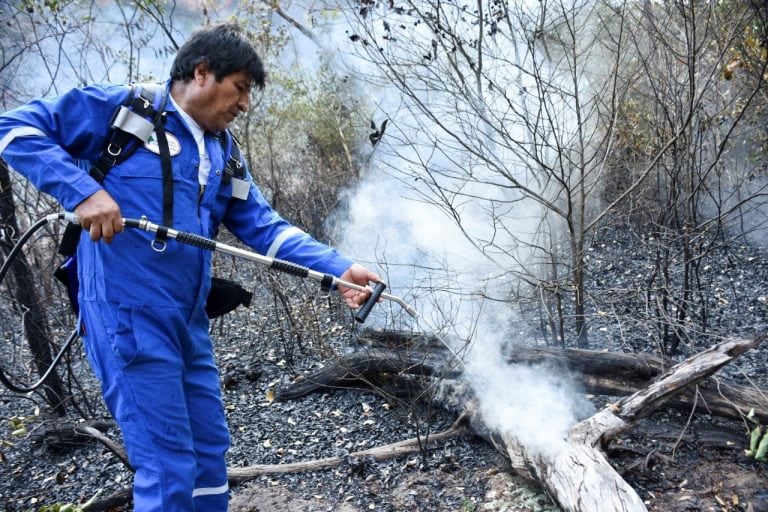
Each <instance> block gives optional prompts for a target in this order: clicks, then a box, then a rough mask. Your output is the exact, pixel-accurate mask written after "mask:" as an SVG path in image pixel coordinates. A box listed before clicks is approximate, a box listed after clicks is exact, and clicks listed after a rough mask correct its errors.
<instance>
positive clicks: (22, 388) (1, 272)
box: [0, 214, 79, 393]
mask: <svg viewBox="0 0 768 512" xmlns="http://www.w3.org/2000/svg"><path fill="white" fill-rule="evenodd" d="M63 218H65V216H64V214H58V215H53V216H51V215H49V216H46V217H43V218H42V219H40V220H38V221H37V222H35V223H34V224H32V226H30V228H29V229H28V230H27V231H26V232H24V234H22V235H21V237H19V240H18V241H17V242H16V244H15V245H14V246H13V248H12V249H11V251H10V252H9V253H8V256H7V257H6V258H5V261H4V262H3V265H2V266H1V267H0V284H2V282H3V279H5V275H6V274H7V273H8V269H10V268H11V264H12V263H13V261H14V260H15V259H16V257H17V256H18V254H19V252H21V249H22V248H23V247H24V244H26V243H27V240H29V239H30V238H31V237H32V235H34V234H35V232H37V230H38V229H40V228H41V227H43V226H45V225H46V224H47V223H48V222H49V221H50V220H52V219H63ZM78 334H79V330H78V329H77V328H75V329H74V330H73V331H72V333H71V334H70V335H69V337H68V338H67V341H65V342H64V346H62V347H61V350H59V352H58V354H56V357H54V358H53V361H51V365H50V366H49V367H48V369H47V370H46V371H45V373H44V374H43V376H42V377H40V379H39V380H38V381H37V382H35V383H34V384H30V385H25V384H14V383H13V382H11V379H10V378H9V377H8V376H7V375H6V373H5V371H4V370H3V368H2V366H0V383H2V384H3V385H4V386H5V387H6V388H8V389H9V390H11V391H13V392H15V393H29V392H30V391H34V390H35V389H37V388H39V387H40V386H42V385H43V383H44V382H45V380H46V379H47V378H48V376H49V375H50V374H51V373H52V372H53V370H54V368H56V365H57V364H59V361H61V358H62V357H64V353H65V352H66V351H67V350H68V349H69V347H70V345H72V342H73V341H74V340H75V338H77V336H78Z"/></svg>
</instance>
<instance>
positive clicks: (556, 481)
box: [501, 337, 764, 512]
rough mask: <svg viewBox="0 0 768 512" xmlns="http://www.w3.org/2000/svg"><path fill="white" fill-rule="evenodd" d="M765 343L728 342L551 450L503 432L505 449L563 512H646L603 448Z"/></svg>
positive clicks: (608, 410)
mask: <svg viewBox="0 0 768 512" xmlns="http://www.w3.org/2000/svg"><path fill="white" fill-rule="evenodd" d="M763 339H764V338H762V337H761V338H757V339H754V340H730V341H726V342H724V343H720V344H718V345H715V346H714V347H712V348H710V349H708V350H706V351H704V352H702V353H700V354H697V355H695V356H693V357H691V358H689V359H687V360H685V361H683V362H682V363H679V364H678V365H676V366H674V367H672V368H670V369H669V370H668V371H667V372H665V373H664V374H663V375H662V376H661V377H660V378H659V379H657V380H656V381H655V382H653V383H652V384H651V385H650V386H648V387H647V388H644V389H641V390H639V391H637V392H635V393H633V394H631V395H629V396H627V397H625V398H622V399H621V400H619V401H618V402H615V403H613V404H611V405H610V406H608V407H606V408H604V409H603V410H601V411H599V412H598V413H597V414H595V415H594V416H592V417H590V418H588V419H586V420H584V421H582V422H580V423H578V424H576V425H575V426H574V427H573V428H572V429H571V431H570V432H569V433H568V437H567V440H566V442H565V443H562V444H559V445H557V446H555V447H553V449H551V450H549V451H545V452H542V451H539V450H536V451H531V450H530V449H529V448H528V447H526V446H524V445H523V444H522V443H520V442H519V440H517V439H516V438H515V437H514V435H510V434H509V433H506V432H502V433H501V437H502V439H503V440H504V445H505V448H506V450H507V451H508V453H509V455H510V459H511V460H512V461H513V465H514V466H515V467H516V468H518V469H520V470H523V471H525V472H526V473H527V474H528V475H530V476H532V477H534V478H535V479H536V480H538V481H539V482H540V483H541V484H542V485H543V486H544V487H545V488H546V489H547V490H548V492H549V493H550V495H551V496H552V497H553V499H554V500H555V501H556V502H557V504H558V505H559V506H560V507H562V508H563V510H566V511H575V512H587V511H589V512H592V511H595V512H598V511H599V512H606V511H645V510H646V507H645V505H644V503H643V501H642V499H641V498H640V497H639V496H638V495H637V493H636V492H635V491H634V490H633V489H632V488H631V487H630V486H629V485H628V484H627V483H626V482H625V481H624V479H623V478H621V476H620V475H619V474H618V473H617V472H616V471H615V470H614V469H613V467H612V466H611V465H610V463H609V462H608V460H607V458H606V457H605V455H604V452H603V450H602V446H605V445H607V444H608V443H609V442H610V441H611V440H612V439H614V438H615V437H616V436H618V435H619V434H621V433H623V432H626V431H627V430H629V429H630V428H631V426H632V424H633V423H634V422H636V421H639V420H640V419H642V418H644V417H646V416H647V415H649V414H651V413H652V412H654V411H655V410H657V409H658V408H659V407H660V406H661V405H663V404H664V403H665V402H667V401H669V400H671V399H672V398H674V397H675V396H676V395H679V394H680V393H681V392H683V391H684V390H685V389H686V388H687V387H689V386H692V385H695V384H696V383H698V382H700V381H701V380H703V379H705V378H706V377H708V376H709V375H712V374H713V373H715V372H716V371H718V370H719V369H720V368H722V367H723V366H724V365H726V364H728V363H729V362H730V361H732V360H733V359H734V358H736V357H738V356H739V355H741V354H742V353H744V352H746V351H747V350H750V349H752V348H754V347H756V346H757V345H758V344H759V343H761V342H762V341H763Z"/></svg>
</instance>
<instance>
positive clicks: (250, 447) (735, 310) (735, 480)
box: [0, 231, 768, 512]
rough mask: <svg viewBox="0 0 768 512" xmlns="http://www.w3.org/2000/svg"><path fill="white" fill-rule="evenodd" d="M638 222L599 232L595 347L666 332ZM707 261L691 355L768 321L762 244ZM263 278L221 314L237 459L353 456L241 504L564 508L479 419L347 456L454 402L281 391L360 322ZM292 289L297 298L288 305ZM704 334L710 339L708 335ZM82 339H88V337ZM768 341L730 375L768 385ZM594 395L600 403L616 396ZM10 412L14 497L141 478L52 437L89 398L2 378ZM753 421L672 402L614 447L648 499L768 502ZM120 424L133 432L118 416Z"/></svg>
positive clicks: (691, 505) (242, 489)
mask: <svg viewBox="0 0 768 512" xmlns="http://www.w3.org/2000/svg"><path fill="white" fill-rule="evenodd" d="M633 236H634V235H633V234H632V233H627V232H617V231H611V232H604V233H601V237H600V238H599V239H597V240H595V241H594V243H593V244H592V246H591V249H590V253H589V255H590V256H589V257H590V260H591V261H590V266H591V268H592V269H594V272H593V274H592V275H591V276H590V286H592V287H595V288H596V289H599V290H601V294H600V295H599V301H596V302H594V303H593V304H591V305H590V308H591V310H592V311H591V322H592V330H591V337H590V341H591V343H592V348H598V349H607V350H619V351H638V350H641V351H642V350H645V351H654V350H656V349H657V347H656V346H654V345H653V340H654V339H656V338H657V336H656V335H657V334H658V333H657V332H654V329H655V326H654V325H653V322H651V321H650V320H649V318H650V317H649V316H645V317H644V316H643V315H641V314H638V312H639V311H641V310H642V306H641V305H640V302H637V301H639V300H640V298H639V297H640V296H641V294H637V293H634V292H633V290H637V289H638V287H639V286H640V285H641V284H642V282H643V280H644V279H647V276H648V273H649V269H648V268H646V267H643V265H645V264H646V263H645V262H644V260H642V259H641V258H640V257H638V254H637V250H636V249H637V244H636V243H634V242H633V239H632V237H633ZM627 247H630V248H632V249H631V250H630V249H627ZM707 265H708V268H706V269H705V268H704V267H705V265H702V268H701V275H700V279H701V288H702V289H703V290H708V294H707V297H706V299H705V300H707V301H710V302H708V304H709V308H708V311H707V314H708V315H709V316H708V318H707V326H708V327H707V330H706V332H700V331H697V329H696V328H691V329H690V332H691V333H692V334H691V337H690V339H689V342H690V346H687V345H686V346H683V347H682V349H683V350H682V351H681V353H680V354H678V355H676V356H675V357H676V358H678V359H682V358H684V357H685V356H686V355H687V353H686V352H695V351H697V350H700V349H702V348H705V346H707V343H709V342H710V341H716V340H717V339H722V337H724V336H730V335H737V336H747V337H749V336H754V335H758V334H765V333H766V332H767V331H768V299H766V295H768V263H767V259H766V253H765V250H764V248H759V247H751V246H748V245H743V246H741V247H740V248H739V249H738V250H736V251H732V252H730V253H729V254H728V257H727V258H725V257H721V258H714V257H713V258H712V259H711V261H709V262H708V263H707ZM254 279H255V282H256V283H257V284H256V285H255V286H254V288H255V289H256V291H257V296H261V300H257V301H255V302H256V304H254V305H253V306H252V307H251V308H249V309H247V310H243V309H240V310H238V311H237V312H236V313H233V314H230V315H228V316H226V317H224V318H223V319H221V320H218V321H216V322H214V323H213V325H212V333H213V336H214V339H215V343H216V350H217V354H218V359H219V363H220V368H221V374H222V389H223V396H224V402H225V407H226V411H227V414H228V419H229V425H230V430H231V434H232V449H231V450H230V452H229V456H228V457H229V465H230V466H231V467H237V468H245V467H250V466H254V465H266V464H288V463H299V462H309V461H314V460H317V459H323V458H328V457H340V458H341V463H340V464H339V465H338V466H337V467H333V468H331V469H323V470H315V471H302V472H295V473H272V474H266V475H262V476H257V477H254V478H253V479H251V480H249V481H247V482H244V483H242V484H239V485H236V486H234V487H233V488H232V493H231V497H232V499H231V510H233V511H235V512H246V511H252V512H255V511H277V512H280V511H291V512H293V511H345V512H358V511H367V510H376V511H392V512H394V511H406V510H407V511H425V512H426V511H462V512H464V511H484V510H485V511H503V510H506V511H538V510H542V511H545V510H551V511H555V510H558V509H557V508H556V507H554V506H553V505H552V503H551V501H550V500H549V499H548V497H547V496H546V495H545V494H544V493H542V492H541V490H540V489H539V488H538V487H537V486H536V485H535V484H532V483H530V482H526V481H524V480H523V479H521V478H520V477H517V476H515V475H514V473H513V471H512V470H511V469H510V467H509V465H508V462H507V460H506V459H505V458H504V456H502V454H501V453H499V451H497V450H496V448H494V447H493V446H491V445H490V444H489V443H488V442H486V441H485V440H483V439H482V438H480V437H477V436H475V435H473V434H471V433H465V434H461V435H458V436H456V437H453V438H451V439H449V440H447V441H442V442H439V443H435V444H431V445H429V446H428V448H427V449H426V450H425V451H424V452H422V453H414V454H411V455H407V456H403V457H398V458H395V459H392V460H388V461H379V462H377V461H374V460H371V459H354V458H349V457H348V454H350V453H354V452H357V451H361V450H365V449H370V448H374V447H377V446H383V445H387V444H389V443H394V442H397V441H402V440H405V439H410V438H414V437H416V436H421V437H424V436H425V435H426V434H427V433H437V432H440V431H443V430H445V429H448V428H449V427H450V426H451V425H452V424H453V422H454V421H455V420H456V415H455V413H453V412H448V411H444V410H441V409H440V408H437V407H434V406H431V405H430V404H429V403H425V402H423V401H420V402H407V403H404V402H402V401H400V400H395V399H392V397H387V396H386V395H385V394H383V393H380V392H376V391H375V390H372V389H370V388H367V387H365V386H363V387H361V388H357V389H350V388H339V389H325V390H321V391H319V392H315V393H312V394H309V395H307V396H304V397H302V398H298V399H294V400H289V401H278V400H274V399H273V398H274V392H275V391H277V390H279V389H281V387H283V386H285V385H287V384H289V383H291V382H294V381H296V380H297V379H300V378H301V376H306V375H308V374H311V373H312V372H315V371H317V370H318V369H320V368H321V367H322V366H323V365H329V364H332V363H333V362H334V360H335V359H336V358H337V357H338V356H339V355H340V354H344V353H345V352H346V351H347V350H348V349H349V348H350V347H351V346H353V345H354V344H355V343H356V341H355V339H356V336H357V335H358V329H359V326H358V325H356V324H355V322H354V321H352V319H351V317H350V316H349V313H348V312H347V311H345V310H344V309H343V308H342V307H341V305H340V304H339V303H338V301H335V300H332V301H331V304H330V305H329V303H328V301H327V300H326V299H324V298H320V297H318V296H317V294H316V293H315V291H314V289H313V287H312V286H311V285H307V284H306V283H297V282H296V280H293V279H292V278H281V283H282V284H281V285H280V286H279V287H278V289H279V290H280V293H278V294H277V295H271V294H266V293H262V294H259V290H264V289H268V288H270V287H271V286H272V285H273V284H274V281H275V278H274V277H272V276H270V275H269V274H267V273H264V274H259V275H258V276H257V277H255V278H254ZM609 299H610V300H609ZM286 303H290V304H291V307H290V308H286V307H284V305H285V304H286ZM302 312H303V313H302ZM539 327H540V324H539V323H538V322H537V320H535V319H534V320H532V321H531V322H530V323H528V324H521V325H517V326H515V328H514V329H511V330H510V332H518V333H522V332H525V333H526V338H527V339H529V340H533V343H538V344H543V343H544V341H543V337H541V336H540V333H539V331H538V329H539ZM515 329H517V330H515ZM702 336H703V337H702ZM701 339H706V340H707V341H704V342H701V343H702V345H701V346H696V345H695V342H696V340H701ZM318 340H322V341H318ZM329 340H330V341H329ZM79 351H80V348H79V345H78V346H76V347H75V349H74V353H75V354H76V353H78V352H79ZM767 353H768V346H766V344H764V345H763V346H761V347H759V348H758V349H756V350H754V351H752V352H750V353H748V354H745V355H744V356H742V357H741V358H740V359H739V360H738V361H737V362H735V363H733V364H731V365H729V366H728V367H726V368H725V369H723V370H722V371H721V372H720V375H722V376H723V377H724V378H728V379H729V380H731V381H733V382H736V383H738V384H742V385H755V386H759V387H761V388H762V389H768V378H766V372H765V360H766V354H767ZM77 360H78V359H77V358H75V361H77ZM80 361H81V362H82V358H80ZM79 371H80V373H79V380H78V383H79V384H80V385H82V386H84V387H85V388H87V389H89V393H88V397H89V398H90V400H91V403H90V406H91V407H92V409H93V410H95V411H97V412H98V414H96V417H97V418H98V419H105V420H108V419H109V418H108V416H107V415H106V414H105V413H104V411H103V408H102V407H101V406H100V401H99V398H98V394H97V392H96V388H95V387H93V386H95V383H94V382H93V380H92V379H91V378H89V377H88V372H87V371H85V370H83V369H82V368H81V369H80V370H79ZM592 400H593V401H594V403H595V405H596V406H597V407H601V406H602V405H603V404H604V403H606V402H607V401H610V398H606V397H592ZM767 400H768V399H767ZM763 405H765V404H763ZM0 418H2V420H3V421H2V424H0V511H15V512H18V511H37V510H46V509H44V508H43V507H45V506H51V505H53V504H55V503H66V502H72V503H78V504H79V503H83V502H85V501H86V500H88V499H90V498H92V497H93V496H94V495H96V494H97V493H98V495H99V499H103V498H106V497H108V496H111V495H114V494H115V493H119V492H120V491H124V490H125V489H128V488H129V487H130V484H131V479H132V476H131V473H130V471H128V470H127V469H126V467H125V466H124V465H123V464H122V463H121V462H120V461H119V459H118V458H117V457H116V456H115V455H114V454H113V453H112V452H110V451H109V450H108V449H106V448H105V446H104V445H102V444H100V443H97V442H94V441H87V442H85V443H84V444H80V443H77V444H74V443H72V444H66V443H65V444H64V445H63V446H59V447H57V448H52V447H50V446H48V445H47V444H45V443H42V442H40V434H41V433H43V432H45V431H46V430H47V429H50V428H53V427H55V426H57V425H60V424H61V423H62V421H68V422H76V421H78V420H79V415H78V414H77V412H76V411H74V410H70V416H68V417H66V418H63V419H62V418H59V417H57V416H55V415H53V414H52V413H51V412H50V411H48V410H47V407H46V406H45V403H44V401H43V399H42V398H41V397H40V396H39V395H37V394H34V393H32V394H28V395H25V396H19V395H18V394H14V393H10V392H7V391H5V390H3V391H0ZM748 427H749V425H748V424H747V423H746V422H734V421H726V420H721V419H718V418H712V417H709V416H707V415H700V414H697V415H695V416H693V417H689V416H688V415H686V414H682V413H680V412H672V411H665V410H661V411H659V412H658V413H656V414H654V415H653V416H651V417H650V418H647V419H644V420H642V421H641V422H640V423H638V424H637V425H636V428H635V429H634V430H633V431H632V432H630V433H628V434H626V435H624V436H622V437H621V438H620V439H619V440H617V442H616V443H614V444H613V445H612V446H611V447H610V449H609V456H610V458H611V461H612V463H613V464H614V465H615V467H616V468H617V469H618V470H619V472H620V473H621V474H622V475H623V476H624V478H625V479H626V480H627V481H628V482H629V483H630V484H631V485H633V487H634V488H635V489H636V490H637V491H638V493H639V494H640V496H641V497H642V498H643V499H644V500H645V501H646V504H647V506H648V509H649V510H652V511H677V510H680V511H683V510H691V511H694V510H718V511H722V510H725V511H747V510H749V511H761V510H768V470H767V469H766V467H767V466H766V463H765V462H759V461H755V460H754V459H751V458H749V457H746V456H745V454H744V448H745V447H746V444H747V442H748V438H747V430H748ZM106 435H107V437H109V438H110V439H112V440H114V441H115V442H116V443H119V442H120V436H119V432H118V431H117V430H116V429H115V428H114V427H113V428H111V429H109V430H108V431H107V433H106ZM48 510H50V509H48ZM112 510H115V511H123V510H131V508H130V505H122V506H119V507H115V508H113V509H112Z"/></svg>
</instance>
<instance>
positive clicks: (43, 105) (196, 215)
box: [0, 82, 352, 512]
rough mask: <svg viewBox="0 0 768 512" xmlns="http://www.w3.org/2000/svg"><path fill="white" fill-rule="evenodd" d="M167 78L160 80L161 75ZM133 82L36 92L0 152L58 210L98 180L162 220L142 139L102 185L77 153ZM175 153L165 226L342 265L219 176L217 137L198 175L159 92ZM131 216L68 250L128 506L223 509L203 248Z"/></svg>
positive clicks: (256, 196)
mask: <svg viewBox="0 0 768 512" xmlns="http://www.w3.org/2000/svg"><path fill="white" fill-rule="evenodd" d="M166 87H167V88H168V87H170V82H169V83H168V84H166ZM128 94H129V88H128V87H126V86H117V85H95V86H89V87H84V88H80V89H73V90H71V91H70V92H67V93H66V94H64V95H62V96H59V97H56V98H53V99H40V100H34V101H32V102H30V103H28V104H26V105H24V106H22V107H20V108H17V109H15V110H11V111H8V112H6V113H4V114H2V115H0V156H2V158H4V159H5V160H6V162H7V163H8V164H9V165H10V166H11V167H12V168H13V169H15V170H17V171H18V172H20V173H21V174H23V175H24V176H26V177H27V178H28V179H29V180H30V181H31V182H32V183H33V184H34V185H35V186H36V187H37V188H38V189H39V190H41V191H43V192H46V193H48V194H50V195H52V196H53V197H54V198H56V200H57V201H58V202H59V203H60V204H61V205H62V206H63V207H64V208H65V209H66V210H68V211H73V210H74V209H75V207H76V206H77V205H78V204H79V203H80V202H81V201H83V200H84V199H86V198H87V197H89V196H90V195H91V194H93V193H95V192H97V191H98V190H100V189H101V188H104V189H105V190H106V191H107V192H108V193H109V194H110V195H111V196H112V197H113V198H114V199H115V201H116V202H117V204H118V205H119V206H120V209H121V211H122V214H123V217H127V218H139V217H141V216H143V215H145V216H147V218H148V219H149V220H150V221H152V222H155V223H158V224H159V223H161V221H162V218H163V206H162V190H163V188H162V183H161V182H162V179H161V178H162V172H161V166H160V157H159V156H158V154H156V153H155V152H153V149H154V150H156V146H155V147H152V146H151V144H147V145H146V146H142V147H139V148H138V149H137V150H136V151H135V153H134V154H133V155H132V156H131V157H129V158H128V159H127V160H125V161H124V162H122V163H121V164H118V165H117V166H115V167H113V168H112V169H111V170H110V172H109V174H108V175H107V177H106V179H105V180H104V181H103V182H102V183H101V184H99V183H98V182H96V181H95V180H94V179H92V178H91V177H90V176H89V175H88V173H87V172H86V171H84V170H83V169H82V168H81V167H80V166H78V165H77V160H86V161H92V160H95V159H96V158H97V157H98V156H99V155H100V153H101V152H102V150H103V149H104V148H105V146H106V144H107V136H108V131H109V125H110V120H111V118H112V115H113V113H114V112H115V110H116V108H117V107H118V106H120V105H121V104H123V102H124V101H125V100H126V98H127V97H128ZM166 110H167V115H166V117H167V121H166V125H165V126H166V131H167V133H168V134H169V137H168V138H169V142H170V144H169V146H170V148H171V153H172V155H173V156H172V162H173V180H174V186H173V192H174V206H173V226H172V227H173V228H175V229H178V230H181V231H188V232H191V233H196V234H199V235H201V236H204V237H213V236H215V234H216V232H217V229H218V227H219V226H220V225H221V224H223V225H224V226H226V228H227V229H228V230H229V231H230V232H232V233H233V234H234V235H235V236H237V237H238V238H239V239H240V240H242V241H243V242H244V243H246V244H248V245H249V246H250V247H252V248H253V249H254V250H256V251H257V252H259V253H261V254H270V255H273V256H275V257H277V258H280V259H286V260H289V261H292V262H294V263H297V264H300V265H304V266H306V267H309V268H312V269H314V270H317V271H319V272H322V273H327V274H332V275H335V276H340V275H341V274H342V273H343V272H344V271H345V270H346V269H348V268H349V267H350V266H351V265H352V261H350V260H349V259H347V258H346V257H343V256H341V255H340V254H338V253H337V252H336V251H334V250H333V249H331V248H330V247H328V246H326V245H324V244H321V243H319V242H317V241H316V240H314V239H312V238H311V237H310V236H308V235H307V234H305V233H303V232H302V231H300V230H298V229H296V228H294V227H292V226H291V225H290V224H289V223H287V222H286V221H285V220H284V219H282V218H281V217H280V216H279V215H278V214H277V213H276V212H275V211H274V210H273V209H272V208H271V207H270V206H269V204H268V203H267V202H266V200H265V199H264V197H263V195H262V194H261V193H260V191H259V190H258V188H257V187H256V186H255V185H254V184H253V183H252V181H251V177H250V175H249V173H246V178H247V181H248V186H249V188H248V189H247V190H248V193H247V197H245V198H244V199H235V198H233V197H232V183H229V184H224V183H223V182H222V179H221V178H222V172H223V170H224V164H225V162H226V158H225V157H226V156H227V155H225V154H224V152H225V151H224V149H223V148H222V145H221V144H220V142H219V140H218V137H222V136H224V134H223V133H215V134H211V133H207V134H206V135H205V143H206V148H207V151H208V154H209V156H210V159H211V172H210V175H209V178H208V183H207V184H206V186H205V187H204V189H203V192H202V195H201V187H200V185H199V183H198V165H199V153H198V148H197V146H196V144H195V141H194V139H193V137H192V135H191V133H190V131H189V130H188V128H187V127H186V125H185V124H184V121H183V120H182V118H181V116H180V115H179V114H178V113H177V112H176V111H175V109H174V106H173V104H172V103H171V102H170V101H168V102H167V105H166ZM153 238H154V235H152V234H150V233H146V232H144V231H141V230H137V229H128V230H126V231H124V232H123V233H121V234H118V235H117V236H115V238H114V240H113V242H112V243H111V244H106V243H104V242H97V243H94V242H92V241H91V240H90V239H89V237H88V233H87V232H84V233H83V234H82V237H81V239H80V242H79V245H78V249H77V253H78V278H79V284H80V289H79V305H80V309H81V312H82V320H83V324H84V326H85V335H84V337H83V340H84V345H85V350H86V353H87V356H88V358H89V361H90V363H91V366H92V368H93V371H94V373H95V374H96V376H97V377H98V378H99V379H100V381H101V384H102V393H103V396H104V399H105V402H106V404H107V406H108V408H109V410H110V412H111V413H112V415H113V416H114V418H115V420H116V421H117V422H118V424H119V426H120V429H121V431H122V435H123V439H124V442H125V446H126V449H127V452H128V456H129V459H130V462H131V464H132V465H133V466H134V468H135V469H136V474H135V478H134V507H135V510H137V511H159V510H162V511H179V512H190V511H193V510H197V511H205V512H211V511H224V510H226V509H227V501H228V494H229V490H228V486H227V475H226V462H225V453H226V451H227V449H228V447H229V431H228V429H227V425H226V419H225V415H224V409H223V405H222V399H221V394H220V387H219V375H218V369H217V367H216V364H215V361H214V354H213V349H212V346H211V341H210V338H209V336H208V329H209V321H208V318H207V316H206V314H205V311H204V307H205V301H206V297H207V294H208V291H209V288H210V281H211V279H210V278H211V276H210V271H211V253H210V252H208V251H206V250H203V249H198V248H195V247H192V246H189V245H184V244H180V243H174V242H173V241H169V242H168V244H167V248H166V250H165V251H164V252H158V251H155V250H153V249H152V247H151V242H152V240H153Z"/></svg>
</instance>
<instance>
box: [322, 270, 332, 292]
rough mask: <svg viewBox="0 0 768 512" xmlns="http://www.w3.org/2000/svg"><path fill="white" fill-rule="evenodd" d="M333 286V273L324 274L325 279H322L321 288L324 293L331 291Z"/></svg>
mask: <svg viewBox="0 0 768 512" xmlns="http://www.w3.org/2000/svg"><path fill="white" fill-rule="evenodd" d="M332 286H333V276H332V275H331V274H323V279H322V280H321V281H320V290H321V291H322V292H323V293H329V292H330V291H331V287H332Z"/></svg>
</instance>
